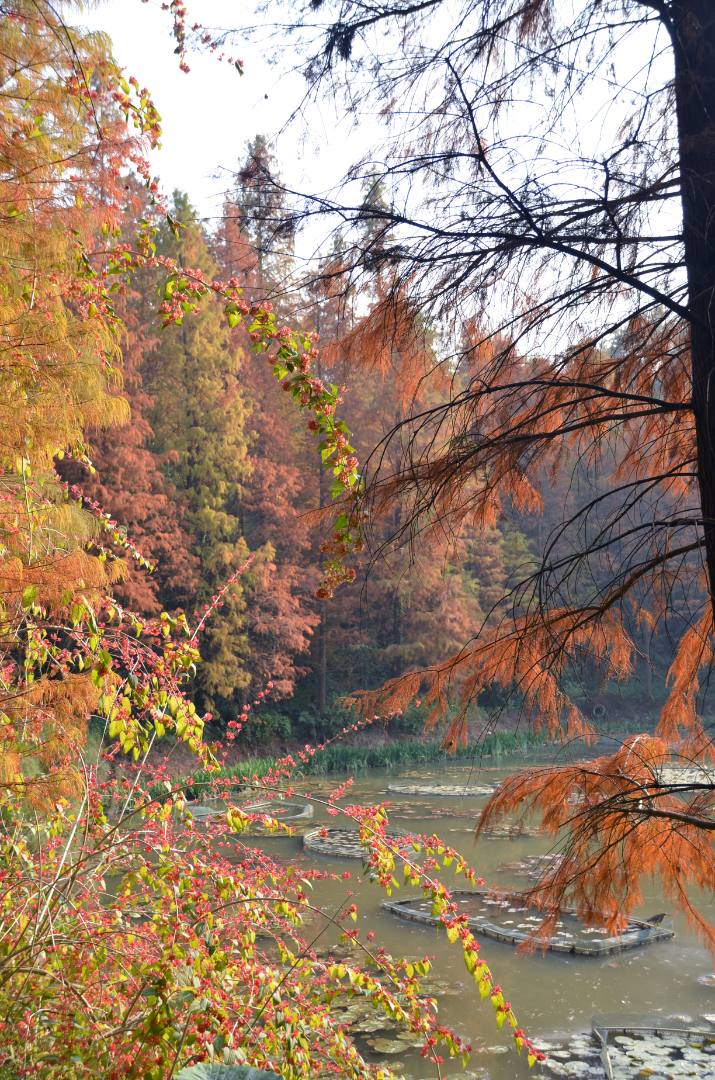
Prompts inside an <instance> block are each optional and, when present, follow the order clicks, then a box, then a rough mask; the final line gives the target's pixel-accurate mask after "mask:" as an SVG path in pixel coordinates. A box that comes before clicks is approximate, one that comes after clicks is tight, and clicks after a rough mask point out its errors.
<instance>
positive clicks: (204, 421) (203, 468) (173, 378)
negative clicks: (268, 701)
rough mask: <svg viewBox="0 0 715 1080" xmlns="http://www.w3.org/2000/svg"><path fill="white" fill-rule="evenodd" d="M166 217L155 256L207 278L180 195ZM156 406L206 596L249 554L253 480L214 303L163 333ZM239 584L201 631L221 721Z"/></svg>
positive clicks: (240, 633) (230, 676) (232, 361)
mask: <svg viewBox="0 0 715 1080" xmlns="http://www.w3.org/2000/svg"><path fill="white" fill-rule="evenodd" d="M172 218H173V219H174V220H175V221H177V222H178V223H179V230H178V236H174V235H173V234H172V232H171V230H170V228H169V227H168V226H165V227H164V228H163V229H162V232H161V234H160V237H159V250H160V251H162V252H164V253H166V254H169V255H171V256H172V257H173V258H175V259H176V260H177V261H178V262H179V263H180V265H182V266H184V267H187V268H197V269H200V270H201V271H203V272H204V273H207V274H209V275H214V274H215V272H216V269H217V267H216V265H215V263H214V261H213V259H212V258H211V255H210V253H209V248H208V244H207V240H206V237H205V235H204V232H203V229H202V227H201V224H200V222H199V220H198V218H197V216H196V213H195V211H194V210H193V208H192V207H191V205H190V203H189V201H188V199H187V197H186V196H185V195H182V194H180V193H176V194H175V196H174V205H173V208H172ZM143 378H144V385H145V387H146V388H147V390H148V391H149V393H150V394H151V396H152V399H153V406H152V408H151V411H150V417H149V419H150V423H151V426H152V428H153V431H154V439H153V447H152V448H153V450H154V452H155V453H156V454H157V455H158V456H159V459H160V460H161V461H162V464H163V470H164V474H165V476H166V478H167V480H168V481H169V482H170V483H171V484H172V485H173V486H174V487H175V488H176V490H177V491H178V492H179V493H180V495H181V497H182V498H183V499H184V500H185V504H186V518H185V520H186V526H187V528H188V529H189V531H190V533H191V535H192V537H193V540H194V545H195V547H194V552H193V553H194V554H195V555H196V556H197V558H198V560H199V574H200V580H201V587H200V589H199V594H198V598H199V600H207V599H210V597H211V596H212V595H214V594H215V593H216V592H217V590H218V589H219V588H220V587H221V586H222V585H223V583H224V582H225V581H226V580H227V578H229V577H230V575H231V573H232V572H233V571H234V570H235V569H236V568H237V567H238V566H239V565H240V564H241V563H242V562H243V561H244V560H245V558H246V556H247V555H248V547H247V545H246V542H245V540H244V538H243V530H242V526H241V512H242V510H241V505H242V499H243V497H244V494H245V485H246V482H247V481H248V478H249V476H250V472H251V467H250V463H249V436H248V431H247V426H246V422H247V405H246V400H245V394H244V393H243V391H242V390H241V386H240V379H239V357H238V355H237V352H236V350H235V348H233V347H232V346H231V344H230V341H229V332H228V329H227V327H226V324H225V319H224V318H223V315H222V311H221V309H220V307H219V305H218V304H211V303H208V304H204V305H203V306H202V307H201V309H200V311H199V312H198V313H197V314H196V316H195V317H193V318H192V319H190V320H189V319H187V320H185V321H184V322H183V323H182V325H180V326H171V327H168V328H166V329H165V330H164V331H163V332H162V334H161V336H160V338H159V340H158V342H157V344H156V346H155V348H153V349H152V350H151V351H150V352H149V354H148V355H147V357H146V361H145V363H144V365H143ZM244 588H245V587H244V585H242V584H240V583H235V584H233V585H232V586H231V590H230V596H229V599H228V602H227V603H226V604H225V605H224V606H223V607H222V608H221V610H220V611H218V612H217V613H216V616H215V618H213V619H212V620H211V623H210V625H209V627H208V628H207V631H206V636H205V640H204V644H203V647H202V664H201V668H200V673H199V676H198V684H197V685H198V689H199V692H200V695H201V699H202V701H203V702H204V703H205V704H206V705H207V706H208V707H209V708H211V709H213V710H214V711H218V712H219V713H221V714H223V715H227V714H228V713H229V712H230V711H231V709H233V708H235V706H236V704H237V701H238V696H239V695H240V692H241V691H242V690H243V689H245V688H246V687H247V686H248V684H249V682H250V676H249V672H248V669H247V657H248V653H249V643H248V637H247V626H246V616H245V606H246V602H245V593H244Z"/></svg>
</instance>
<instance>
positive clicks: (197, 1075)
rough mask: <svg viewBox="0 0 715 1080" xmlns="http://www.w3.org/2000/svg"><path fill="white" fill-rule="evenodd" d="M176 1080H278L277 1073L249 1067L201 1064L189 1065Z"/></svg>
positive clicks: (177, 1075)
mask: <svg viewBox="0 0 715 1080" xmlns="http://www.w3.org/2000/svg"><path fill="white" fill-rule="evenodd" d="M176 1080H280V1077H279V1076H278V1073H274V1072H265V1071H264V1070H262V1069H253V1068H251V1066H250V1065H217V1064H214V1063H210V1062H203V1063H202V1064H201V1065H189V1066H188V1067H187V1068H185V1069H182V1070H181V1072H180V1073H177V1074H176Z"/></svg>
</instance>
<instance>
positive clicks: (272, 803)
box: [241, 799, 313, 825]
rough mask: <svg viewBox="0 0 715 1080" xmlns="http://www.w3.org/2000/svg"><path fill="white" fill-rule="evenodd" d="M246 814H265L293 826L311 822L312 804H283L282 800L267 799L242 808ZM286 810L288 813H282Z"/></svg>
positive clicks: (287, 802)
mask: <svg viewBox="0 0 715 1080" xmlns="http://www.w3.org/2000/svg"><path fill="white" fill-rule="evenodd" d="M241 809H242V810H243V811H244V813H246V814H267V815H268V816H269V817H277V818H278V820H279V821H283V822H285V823H286V825H288V824H290V825H293V824H295V823H299V822H301V821H312V819H313V806H312V803H297V802H289V801H286V802H284V801H283V800H282V799H268V800H266V802H258V803H251V805H250V806H242V807H241ZM283 810H287V811H288V813H287V814H284V813H282V811H283Z"/></svg>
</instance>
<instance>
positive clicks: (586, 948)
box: [382, 889, 674, 956]
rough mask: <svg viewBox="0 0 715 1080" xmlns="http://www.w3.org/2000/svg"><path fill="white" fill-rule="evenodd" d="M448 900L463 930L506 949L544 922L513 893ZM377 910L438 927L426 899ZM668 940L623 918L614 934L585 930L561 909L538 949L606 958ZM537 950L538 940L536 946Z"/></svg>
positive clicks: (658, 929) (669, 932)
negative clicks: (620, 929)
mask: <svg viewBox="0 0 715 1080" xmlns="http://www.w3.org/2000/svg"><path fill="white" fill-rule="evenodd" d="M452 899H453V900H454V902H455V903H456V904H457V909H458V911H459V912H460V913H464V914H466V915H467V917H468V921H469V927H470V929H471V930H473V931H474V933H475V934H477V935H482V936H484V937H489V938H494V939H495V940H496V941H503V942H505V943H506V944H508V945H521V944H522V943H523V942H525V941H528V940H530V939H531V938H532V935H534V934H535V933H536V932H537V931H538V929H539V926H540V925H541V923H542V922H543V919H544V914H543V912H541V911H539V909H538V908H537V907H535V906H534V905H533V904H529V903H527V902H525V901H524V900H523V899H521V898H520V897H519V896H518V895H514V894H507V893H498V892H495V891H494V890H489V889H478V890H475V891H467V890H460V891H457V892H454V893H453V894H452ZM382 906H383V907H384V908H386V909H387V910H388V911H391V912H392V913H393V914H395V915H397V916H399V917H400V918H401V919H411V920H412V921H413V922H421V923H431V924H432V925H433V926H436V925H437V924H438V923H439V918H438V917H437V916H435V915H433V914H432V902H431V900H429V899H425V898H423V897H413V898H409V899H404V900H385V901H383V904H382ZM672 937H674V931H673V929H672V927H671V926H669V925H656V924H655V923H654V922H648V921H647V920H643V919H629V921H628V924H627V925H626V927H625V929H624V930H623V932H622V933H621V934H619V935H615V934H612V933H611V932H610V931H607V930H605V929H603V928H602V927H594V926H586V924H585V923H584V922H583V920H582V919H580V918H579V917H578V915H576V913H575V912H573V911H563V912H562V913H561V916H560V918H559V920H558V922H557V924H556V928H555V931H554V934H553V936H552V937H551V939H550V940H549V941H548V942H546V944H545V946H544V947H545V948H547V949H548V950H550V951H551V952H557V953H570V954H572V955H575V956H608V955H609V954H610V953H618V952H623V951H625V950H626V949H635V948H637V947H638V946H640V945H648V944H650V943H651V942H654V941H666V940H667V939H668V938H672ZM541 947H542V946H541V943H540V942H538V943H537V948H541Z"/></svg>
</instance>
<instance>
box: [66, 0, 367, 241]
mask: <svg viewBox="0 0 715 1080" xmlns="http://www.w3.org/2000/svg"><path fill="white" fill-rule="evenodd" d="M187 8H188V13H189V18H188V22H189V24H191V22H192V21H193V20H192V16H193V18H194V20H196V21H199V20H200V21H201V22H202V23H203V24H204V25H206V26H235V25H237V24H238V23H239V16H240V17H242V18H245V17H246V13H248V15H249V17H250V12H251V4H250V2H247V0H241V2H240V3H236V2H235V0H200V2H198V0H193V2H192V0H187ZM75 21H77V22H80V23H82V24H83V25H85V26H87V27H90V28H91V29H94V30H101V31H103V32H105V33H107V34H109V36H110V38H111V39H112V42H113V48H114V55H115V57H116V59H117V60H118V62H119V63H120V64H121V65H122V66H123V67H124V68H125V69H126V73H127V75H135V76H136V78H137V79H138V80H139V82H140V84H141V85H142V86H146V87H147V88H148V89H149V91H150V93H151V95H152V98H153V100H154V103H155V105H156V107H157V109H158V110H159V113H160V115H161V117H162V127H163V132H164V135H163V140H162V149H161V151H160V152H159V153H158V154H156V155H155V157H154V159H153V161H152V165H153V168H154V169H155V171H156V173H157V175H158V176H159V178H160V181H161V186H162V188H163V190H164V191H165V192H167V193H171V191H172V190H173V189H174V188H179V189H181V190H183V191H186V192H188V194H189V195H190V197H191V199H192V201H193V202H194V203H195V205H196V206H197V207H198V209H199V212H200V214H201V215H202V216H203V217H204V218H206V219H208V220H209V221H210V220H211V219H212V218H214V217H215V216H216V215H217V214H218V211H219V208H220V205H221V192H223V191H224V190H225V189H226V188H227V186H229V185H228V179H227V177H228V176H229V175H230V173H232V172H234V171H235V170H236V167H237V165H238V164H239V162H241V161H242V160H243V159H244V158H245V147H246V143H247V141H248V140H250V139H252V138H253V137H254V136H255V135H256V134H259V133H260V134H264V135H266V136H267V137H269V138H271V139H272V140H273V141H274V150H275V152H276V154H277V157H278V161H279V164H280V170H281V174H282V176H283V179H284V180H285V181H286V182H287V183H288V184H289V185H292V186H294V187H296V188H300V187H302V182H303V181H305V180H306V178H307V177H310V178H311V188H312V189H313V190H315V186H316V185H315V177H316V175H318V176H320V177H321V179H322V180H324V181H325V184H326V188H327V186H328V180H329V178H333V179H337V177H338V175H339V174H340V173H341V171H342V170H343V169H344V168H347V165H348V163H349V162H348V156H347V148H348V132H347V125H346V124H345V122H344V124H343V128H342V129H341V127H340V124H339V123H338V119H337V116H336V115H331V111H330V106H329V105H323V106H322V107H321V108H318V107H317V106H316V107H313V108H311V111H310V124H309V125H308V128H307V134H306V125H304V124H300V125H297V124H296V125H292V126H290V127H288V128H287V129H285V130H282V129H283V128H284V125H285V122H286V120H287V118H288V117H289V115H290V114H291V112H292V110H293V109H294V108H295V106H296V105H297V104H298V103H299V102H300V100H301V98H302V94H303V89H304V86H303V81H302V79H301V77H300V76H299V75H297V74H294V73H291V72H285V71H280V70H277V69H275V68H271V67H270V66H269V65H268V64H267V63H266V62H265V61H263V60H262V58H261V57H260V55H259V50H258V49H256V48H251V47H250V46H248V45H246V47H245V48H243V49H242V48H241V45H243V44H245V43H240V42H239V43H238V44H237V45H236V46H235V47H232V48H231V49H230V50H229V51H230V52H231V53H233V54H234V55H237V56H239V57H240V58H241V59H242V60H243V62H244V66H245V74H244V75H243V76H241V75H239V74H238V72H237V71H236V70H235V69H234V68H232V67H230V66H229V65H228V64H226V63H219V62H218V61H217V59H216V57H213V56H201V55H196V54H192V55H191V56H190V57H189V63H190V67H191V71H190V73H189V74H184V73H183V72H181V71H180V70H179V59H178V57H177V56H175V55H174V47H175V44H176V43H175V41H174V39H173V37H172V34H171V17H170V16H169V14H168V13H167V12H163V11H161V5H160V2H159V0H151V2H150V3H142V2H141V0H101V2H100V3H98V4H97V5H96V6H93V7H92V8H90V9H87V10H85V11H84V12H83V13H82V14H81V16H80V17H79V18H76V17H75ZM326 110H327V112H326ZM353 149H354V145H353Z"/></svg>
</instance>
